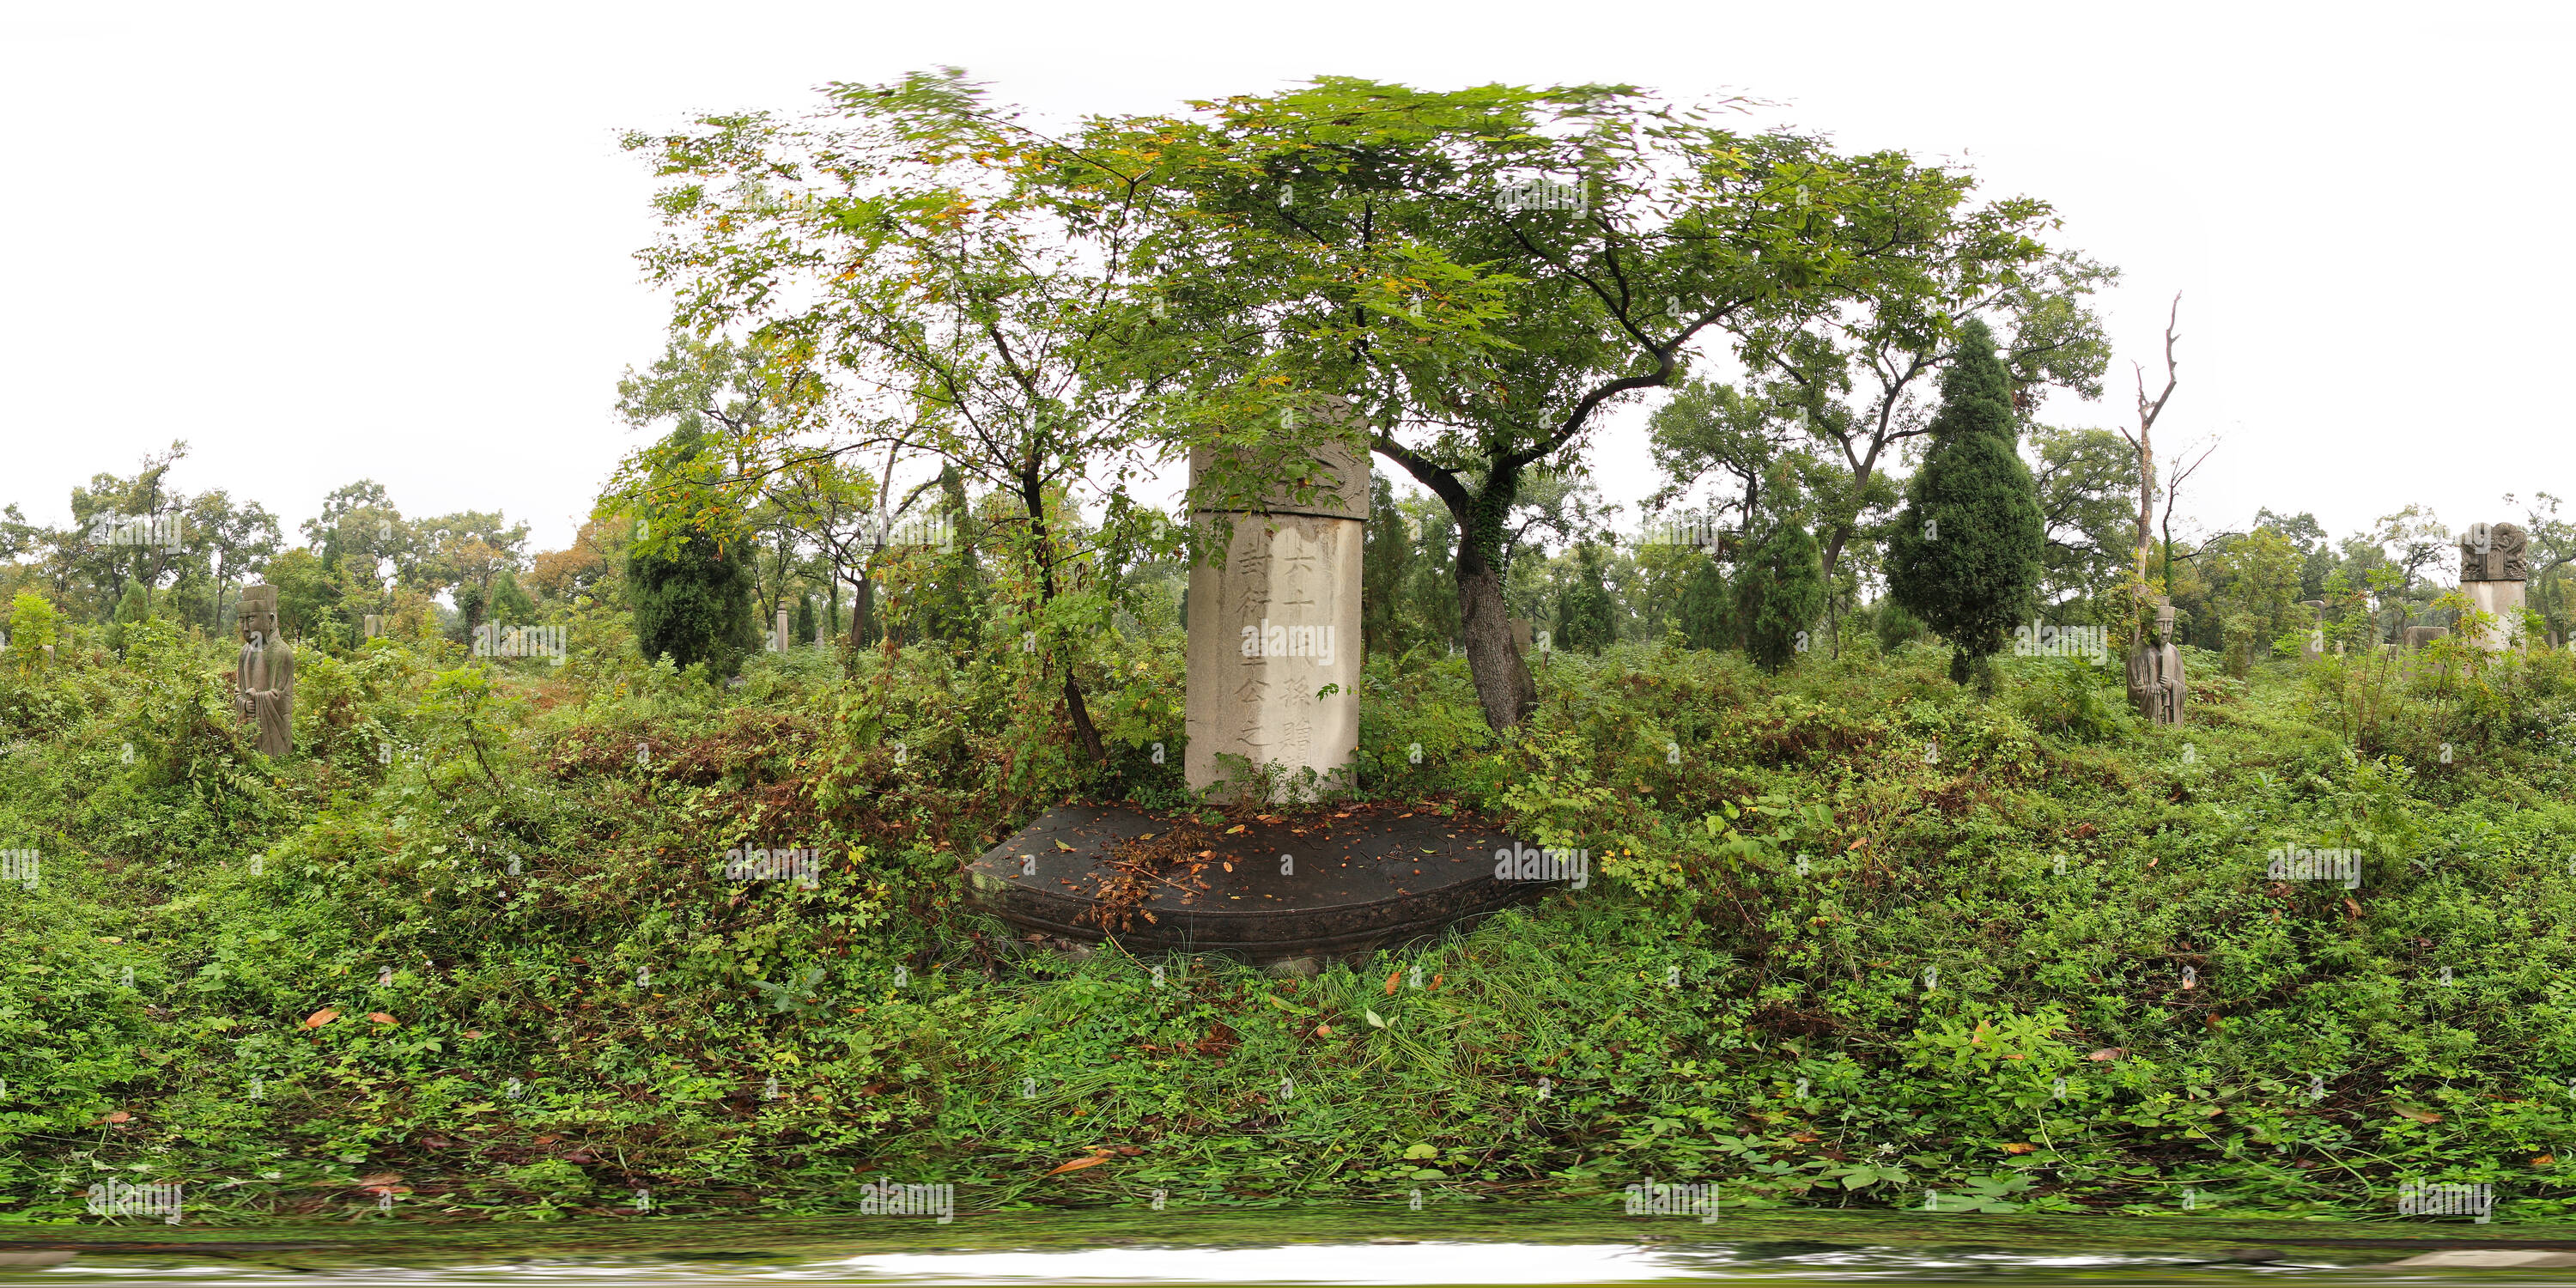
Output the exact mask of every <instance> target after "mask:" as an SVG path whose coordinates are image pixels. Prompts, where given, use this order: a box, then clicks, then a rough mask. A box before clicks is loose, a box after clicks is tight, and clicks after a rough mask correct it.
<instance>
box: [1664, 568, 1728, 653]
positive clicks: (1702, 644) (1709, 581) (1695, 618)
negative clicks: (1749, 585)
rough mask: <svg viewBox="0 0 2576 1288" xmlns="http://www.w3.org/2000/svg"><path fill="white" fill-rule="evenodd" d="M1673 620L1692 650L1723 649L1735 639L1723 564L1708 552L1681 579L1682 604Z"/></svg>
mask: <svg viewBox="0 0 2576 1288" xmlns="http://www.w3.org/2000/svg"><path fill="white" fill-rule="evenodd" d="M1674 617H1675V619H1676V620H1678V621H1679V622H1680V624H1681V628H1682V639H1683V641H1684V642H1685V643H1687V644H1688V645H1690V647H1692V648H1697V649H1716V648H1724V647H1726V646H1727V644H1728V642H1730V641H1731V640H1733V639H1734V637H1735V606H1734V604H1733V602H1732V600H1731V596H1730V593H1729V590H1728V587H1727V584H1726V565H1724V564H1721V563H1719V562H1718V561H1717V555H1716V553H1715V552H1713V551H1712V552H1710V553H1708V554H1706V555H1704V556H1702V557H1701V558H1699V559H1697V560H1696V561H1694V562H1693V563H1692V564H1691V570H1690V572H1689V573H1687V574H1685V575H1684V576H1683V578H1682V593H1681V601H1680V603H1679V604H1678V605H1677V606H1676V609H1675V612H1674Z"/></svg>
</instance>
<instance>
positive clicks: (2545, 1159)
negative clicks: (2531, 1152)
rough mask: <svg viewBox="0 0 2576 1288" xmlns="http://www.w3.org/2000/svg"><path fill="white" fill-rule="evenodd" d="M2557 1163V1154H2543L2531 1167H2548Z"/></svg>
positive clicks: (2534, 1160)
mask: <svg viewBox="0 0 2576 1288" xmlns="http://www.w3.org/2000/svg"><path fill="white" fill-rule="evenodd" d="M2557 1161H2558V1156H2557V1155H2556V1154H2543V1155H2541V1156H2540V1157H2538V1158H2535V1159H2533V1160H2531V1165H2532V1166H2534V1167H2547V1166H2549V1165H2550V1164H2552V1163H2555V1162H2557Z"/></svg>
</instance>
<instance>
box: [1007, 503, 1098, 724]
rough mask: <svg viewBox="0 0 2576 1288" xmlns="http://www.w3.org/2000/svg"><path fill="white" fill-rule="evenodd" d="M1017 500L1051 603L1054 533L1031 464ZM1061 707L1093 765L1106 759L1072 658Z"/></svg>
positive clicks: (1042, 594) (1041, 598)
mask: <svg viewBox="0 0 2576 1288" xmlns="http://www.w3.org/2000/svg"><path fill="white" fill-rule="evenodd" d="M1020 503H1021V504H1023V505H1025V506H1027V507H1028V511H1029V535H1030V537H1031V538H1032V540H1031V544H1032V545H1033V546H1034V547H1035V548H1036V552H1037V563H1038V602H1039V603H1042V604H1049V603H1053V602H1055V536H1054V534H1053V533H1052V532H1050V531H1049V530H1048V527H1047V520H1046V490H1045V488H1044V486H1043V485H1042V483H1041V481H1040V479H1039V478H1038V474H1037V471H1036V469H1035V468H1034V463H1032V465H1031V467H1030V468H1026V469H1024V470H1022V472H1021V474H1020ZM1064 709H1065V714H1066V715H1067V716H1069V717H1071V718H1072V720H1073V732H1074V734H1075V735H1076V736H1078V737H1079V738H1081V739H1082V749H1083V751H1084V752H1086V753H1087V754H1089V755H1090V757H1091V763H1093V764H1095V765H1097V764H1102V763H1104V762H1106V761H1107V760H1108V759H1109V748H1108V746H1107V745H1106V744H1104V743H1102V742H1101V741H1100V731H1099V730H1097V729H1095V728H1092V726H1091V708H1090V706H1089V705H1087V704H1086V703H1084V702H1083V700H1082V683H1081V682H1080V681H1079V680H1077V679H1075V678H1074V674H1073V660H1072V659H1071V658H1067V659H1066V660H1065V664H1064Z"/></svg>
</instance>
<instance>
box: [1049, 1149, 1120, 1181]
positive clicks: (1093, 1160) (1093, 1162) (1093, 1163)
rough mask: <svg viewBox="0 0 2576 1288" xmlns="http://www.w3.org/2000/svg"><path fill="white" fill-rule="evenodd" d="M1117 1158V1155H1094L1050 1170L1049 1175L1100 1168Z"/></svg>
mask: <svg viewBox="0 0 2576 1288" xmlns="http://www.w3.org/2000/svg"><path fill="white" fill-rule="evenodd" d="M1115 1157H1117V1155H1115V1154H1094V1155H1092V1156H1091V1157H1089V1158H1077V1159H1075V1160H1073V1161H1072V1162H1070V1163H1065V1164H1061V1165H1059V1166H1057V1167H1055V1168H1053V1169H1051V1170H1049V1171H1048V1172H1047V1175H1049V1176H1054V1175H1056V1174H1057V1173H1059V1172H1079V1171H1081V1170H1082V1169H1084V1168H1086V1167H1098V1166H1100V1165H1101V1164H1102V1163H1106V1162H1108V1161H1109V1160H1110V1159H1112V1158H1115Z"/></svg>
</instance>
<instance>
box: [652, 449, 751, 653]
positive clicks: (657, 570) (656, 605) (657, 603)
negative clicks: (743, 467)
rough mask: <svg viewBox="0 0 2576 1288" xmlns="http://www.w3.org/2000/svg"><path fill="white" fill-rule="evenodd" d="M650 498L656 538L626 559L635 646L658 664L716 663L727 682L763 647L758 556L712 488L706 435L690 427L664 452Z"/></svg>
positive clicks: (655, 461)
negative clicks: (756, 604)
mask: <svg viewBox="0 0 2576 1288" xmlns="http://www.w3.org/2000/svg"><path fill="white" fill-rule="evenodd" d="M654 457H655V459H653V460H652V461H651V462H650V471H651V482H650V484H649V486H647V487H646V488H645V489H644V491H643V496H642V498H641V499H642V500H643V501H644V503H645V505H644V509H645V512H646V514H647V515H648V516H649V527H648V531H649V532H650V536H649V538H647V539H642V540H638V541H637V542H636V543H635V544H634V545H632V546H629V547H628V548H627V551H626V584H627V593H628V594H629V596H631V597H632V598H633V600H634V602H635V642H636V644H637V646H638V648H639V650H640V651H641V652H642V653H643V654H644V656H645V657H646V658H647V659H648V660H649V659H653V658H659V657H662V656H664V655H666V654H667V655H668V656H669V657H670V659H671V662H672V664H673V665H675V666H688V665H690V664H691V663H694V662H704V663H706V664H707V674H708V675H709V676H711V677H713V678H718V679H721V678H724V677H727V676H730V675H732V674H733V673H735V672H736V671H739V670H741V669H742V664H743V660H744V659H745V658H748V657H749V656H751V654H752V652H753V651H754V650H756V649H758V648H759V647H760V626H759V623H758V621H757V616H756V613H755V611H754V609H753V607H752V596H753V593H754V591H755V590H756V586H755V578H756V573H755V571H754V569H753V566H752V560H753V559H754V558H755V557H756V551H755V548H754V546H753V544H752V542H751V540H750V538H749V535H748V534H747V533H745V532H743V530H742V524H741V522H740V516H738V515H736V514H732V513H730V512H728V511H727V510H726V509H725V508H724V507H723V505H722V504H721V502H720V501H716V500H714V499H713V496H714V494H713V493H712V491H711V489H709V487H708V482H709V476H710V472H711V466H712V461H711V460H710V459H709V456H708V452H707V444H706V436H705V435H704V434H703V433H702V432H701V431H700V430H699V428H698V427H697V425H696V424H694V423H691V422H687V421H684V422H682V424H681V425H680V427H679V428H678V429H676V430H674V431H672V432H671V434H670V435H669V436H668V437H666V438H665V439H664V440H663V441H662V442H661V443H660V444H658V445H657V446H656V451H655V453H654Z"/></svg>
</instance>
